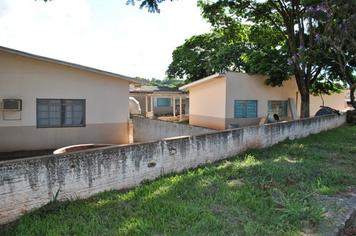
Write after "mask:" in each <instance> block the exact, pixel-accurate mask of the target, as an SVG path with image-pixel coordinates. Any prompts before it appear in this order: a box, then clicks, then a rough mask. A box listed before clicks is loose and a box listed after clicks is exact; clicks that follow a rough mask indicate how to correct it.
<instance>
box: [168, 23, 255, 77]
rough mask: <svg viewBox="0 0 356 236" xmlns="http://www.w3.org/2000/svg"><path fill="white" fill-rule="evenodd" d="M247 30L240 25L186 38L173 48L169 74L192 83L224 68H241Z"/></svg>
mask: <svg viewBox="0 0 356 236" xmlns="http://www.w3.org/2000/svg"><path fill="white" fill-rule="evenodd" d="M247 31H248V28H247V27H245V26H242V25H239V26H236V27H234V29H233V32H232V30H231V29H230V30H229V31H219V32H218V31H213V32H211V33H206V34H202V35H196V36H193V37H191V38H189V39H187V40H186V41H185V43H184V44H183V45H181V46H179V47H177V48H176V49H175V50H174V51H173V54H172V56H173V61H172V63H171V64H170V65H169V67H168V70H167V75H168V77H169V78H180V79H185V80H186V81H187V82H191V81H195V80H198V79H201V78H204V77H206V76H209V75H211V74H213V73H219V72H224V71H227V70H230V71H243V70H244V68H245V63H244V60H243V55H244V53H246V51H247V50H248V43H247Z"/></svg>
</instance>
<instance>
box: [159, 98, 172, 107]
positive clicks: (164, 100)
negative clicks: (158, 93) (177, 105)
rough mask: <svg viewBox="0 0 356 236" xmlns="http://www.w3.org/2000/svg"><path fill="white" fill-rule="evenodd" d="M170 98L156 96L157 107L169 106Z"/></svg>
mask: <svg viewBox="0 0 356 236" xmlns="http://www.w3.org/2000/svg"><path fill="white" fill-rule="evenodd" d="M170 106H171V99H170V98H157V107H170Z"/></svg>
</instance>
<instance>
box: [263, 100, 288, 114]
mask: <svg viewBox="0 0 356 236" xmlns="http://www.w3.org/2000/svg"><path fill="white" fill-rule="evenodd" d="M268 113H269V114H277V115H278V116H279V117H288V101H268Z"/></svg>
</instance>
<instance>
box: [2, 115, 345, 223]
mask: <svg viewBox="0 0 356 236" xmlns="http://www.w3.org/2000/svg"><path fill="white" fill-rule="evenodd" d="M344 123H345V116H344V115H343V116H324V117H316V118H309V119H304V120H297V121H291V122H285V123H275V124H268V125H263V126H252V127H245V128H238V129H232V130H226V131H222V132H214V133H209V134H202V135H197V136H186V137H178V138H170V139H165V140H160V141H155V142H150V143H143V144H132V145H119V146H114V147H106V148H100V149H93V150H89V151H81V152H76V153H71V154H61V155H50V156H43V157H34V158H28V159H20V160H12V161H3V162H0V223H2V224H3V223H7V222H10V221H13V220H15V219H17V218H18V217H19V216H21V215H22V214H24V213H26V212H27V211H29V210H32V209H34V208H37V207H40V206H42V205H44V204H46V203H48V202H49V201H50V200H51V199H52V198H53V195H55V194H56V192H57V191H59V195H58V199H60V200H63V199H72V198H77V197H79V198H86V197H89V196H91V195H93V194H95V193H98V192H102V191H106V190H111V189H124V188H130V187H134V186H137V185H139V184H140V182H142V181H143V180H149V179H155V178H157V177H159V176H161V175H163V174H167V173H172V172H180V171H182V170H184V169H187V168H194V167H197V166H199V165H203V164H206V163H210V162H214V161H218V160H222V159H225V158H228V157H231V156H234V155H236V154H239V153H241V152H243V151H245V150H246V149H248V148H251V147H253V148H262V147H267V146H271V145H273V144H276V143H278V142H281V141H283V140H285V139H287V138H290V139H294V138H300V137H304V136H307V135H309V134H313V133H318V132H321V131H324V130H328V129H332V128H335V127H338V126H341V125H342V124H344Z"/></svg>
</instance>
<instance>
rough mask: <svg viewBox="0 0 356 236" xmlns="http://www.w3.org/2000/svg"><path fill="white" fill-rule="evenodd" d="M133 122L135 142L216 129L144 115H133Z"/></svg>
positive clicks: (203, 132) (196, 133) (209, 131)
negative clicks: (150, 117)
mask: <svg viewBox="0 0 356 236" xmlns="http://www.w3.org/2000/svg"><path fill="white" fill-rule="evenodd" d="M132 124H133V140H134V142H151V141H156V140H160V139H163V138H169V137H178V136H186V135H190V136H192V135H199V134H206V133H211V132H214V131H216V130H213V129H208V128H202V127H198V126H193V125H188V124H179V123H174V122H169V121H162V120H155V119H149V118H145V117H142V116H133V117H132Z"/></svg>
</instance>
